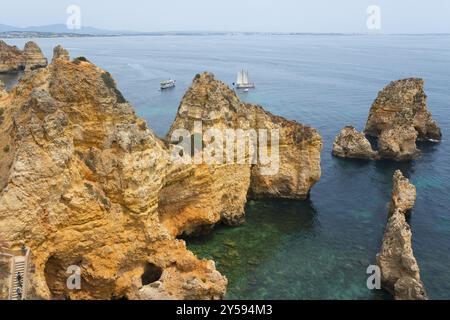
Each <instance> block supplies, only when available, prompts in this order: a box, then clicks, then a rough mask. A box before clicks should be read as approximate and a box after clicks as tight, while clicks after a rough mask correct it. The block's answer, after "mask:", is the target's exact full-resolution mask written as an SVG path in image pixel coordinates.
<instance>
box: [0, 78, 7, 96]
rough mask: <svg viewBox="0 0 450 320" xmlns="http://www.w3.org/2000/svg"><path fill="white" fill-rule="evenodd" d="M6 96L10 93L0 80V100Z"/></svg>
mask: <svg viewBox="0 0 450 320" xmlns="http://www.w3.org/2000/svg"><path fill="white" fill-rule="evenodd" d="M6 94H8V92H7V91H6V87H5V84H4V83H3V82H2V81H1V80H0V99H1V98H2V97H3V96H6Z"/></svg>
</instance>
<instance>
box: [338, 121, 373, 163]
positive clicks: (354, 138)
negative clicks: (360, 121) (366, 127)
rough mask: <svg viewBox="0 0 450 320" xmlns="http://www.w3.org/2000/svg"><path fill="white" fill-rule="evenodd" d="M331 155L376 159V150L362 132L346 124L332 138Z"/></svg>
mask: <svg viewBox="0 0 450 320" xmlns="http://www.w3.org/2000/svg"><path fill="white" fill-rule="evenodd" d="M333 155H335V156H337V157H341V158H353V159H371V160H375V159H378V158H379V156H378V152H376V151H374V150H373V149H372V145H371V144H370V142H369V140H367V138H366V136H365V135H364V133H361V132H358V131H357V130H356V129H355V128H354V127H352V126H347V127H345V128H344V129H342V131H341V132H340V133H339V135H338V136H337V137H336V139H335V140H334V144H333Z"/></svg>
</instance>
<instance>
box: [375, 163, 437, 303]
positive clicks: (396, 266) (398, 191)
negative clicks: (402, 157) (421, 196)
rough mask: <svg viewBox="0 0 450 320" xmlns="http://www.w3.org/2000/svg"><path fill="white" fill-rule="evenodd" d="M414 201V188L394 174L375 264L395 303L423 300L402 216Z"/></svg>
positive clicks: (414, 260)
mask: <svg viewBox="0 0 450 320" xmlns="http://www.w3.org/2000/svg"><path fill="white" fill-rule="evenodd" d="M415 200H416V188H415V187H414V185H412V184H411V183H409V181H408V179H406V178H405V177H404V176H403V175H402V173H401V172H400V171H397V172H395V174H394V188H393V192H392V200H391V204H390V208H389V220H388V222H387V226H386V231H385V234H384V238H383V244H382V247H381V252H380V253H379V254H378V255H377V263H378V266H379V267H380V269H381V283H382V286H383V288H384V289H385V290H387V291H388V292H390V293H391V294H392V295H393V296H394V298H395V299H396V300H426V299H428V298H427V295H426V292H425V288H424V286H423V283H422V282H421V280H420V269H419V266H418V264H417V261H416V258H415V257H414V254H413V250H412V240H411V238H412V232H411V227H410V226H409V224H408V222H407V221H406V215H407V214H408V212H409V211H410V210H411V209H412V208H413V206H414V203H415Z"/></svg>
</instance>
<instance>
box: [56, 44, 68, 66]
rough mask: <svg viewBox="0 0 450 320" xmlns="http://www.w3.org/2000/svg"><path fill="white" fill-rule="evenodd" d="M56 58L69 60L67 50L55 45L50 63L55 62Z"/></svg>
mask: <svg viewBox="0 0 450 320" xmlns="http://www.w3.org/2000/svg"><path fill="white" fill-rule="evenodd" d="M57 59H62V60H65V61H69V60H70V55H69V51H67V50H66V49H64V48H63V47H62V46H59V45H58V46H56V47H55V48H54V49H53V59H52V63H53V62H55V61H56V60H57Z"/></svg>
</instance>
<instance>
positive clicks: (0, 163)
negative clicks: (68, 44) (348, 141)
mask: <svg viewBox="0 0 450 320" xmlns="http://www.w3.org/2000/svg"><path fill="white" fill-rule="evenodd" d="M54 52H55V57H54V58H53V60H52V63H51V64H50V65H49V66H48V67H46V68H40V69H37V70H35V71H34V72H28V73H25V75H24V76H23V77H22V78H21V79H20V80H19V83H18V84H17V85H16V87H15V88H14V89H13V90H12V91H11V92H10V93H9V94H8V95H7V96H6V98H4V99H0V110H4V111H3V112H2V117H3V118H2V121H1V123H0V150H2V151H1V152H3V155H2V157H1V158H0V189H1V193H0V234H1V235H2V237H3V238H4V241H5V242H6V243H8V244H9V245H10V246H11V248H12V249H20V248H21V246H22V245H25V246H27V247H28V248H29V249H30V250H31V253H32V263H33V265H34V268H33V270H34V271H33V272H32V274H30V280H31V286H30V288H31V290H30V292H29V295H28V296H29V297H32V298H37V299H75V300H76V299H119V298H126V299H188V300H193V299H222V298H224V296H225V293H226V288H227V279H226V278H225V277H224V276H223V275H221V274H220V273H219V272H218V271H217V270H216V267H215V264H214V262H213V261H208V260H199V259H198V258H197V257H195V256H194V254H193V253H191V252H190V251H189V250H188V249H187V248H186V243H185V242H184V241H183V240H179V239H177V236H178V235H180V234H183V233H186V234H190V233H196V232H203V231H207V230H209V229H210V228H211V227H213V226H214V225H215V224H217V223H219V222H220V221H224V222H226V223H229V224H238V223H241V222H242V221H243V216H244V205H245V203H246V201H247V195H248V194H249V193H250V191H251V193H252V194H253V196H255V197H263V196H268V197H282V198H295V199H304V198H306V197H307V196H308V193H309V191H310V188H311V187H312V186H313V185H314V183H315V182H317V181H318V179H319V178H320V151H321V148H322V140H321V137H320V135H319V134H318V133H317V132H316V130H314V129H312V128H309V127H306V126H303V125H301V124H298V123H296V122H294V121H288V120H285V119H283V118H281V117H277V116H274V115H272V114H270V113H267V112H266V111H264V110H263V109H262V108H261V107H258V106H253V105H247V104H244V103H242V102H240V101H239V99H238V98H237V96H236V95H235V94H234V92H233V91H232V90H231V89H229V88H228V87H227V86H226V85H224V84H223V83H222V82H220V81H218V80H216V79H215V78H214V77H213V76H212V75H211V74H208V73H204V74H202V75H198V76H197V77H196V78H195V79H194V82H193V84H192V87H191V88H190V89H189V90H188V92H187V93H186V95H185V97H184V98H183V101H182V102H181V104H180V108H179V111H178V114H177V117H176V120H175V122H174V124H173V126H172V129H171V133H174V132H175V131H176V130H177V129H182V128H184V129H189V130H190V129H191V125H193V124H192V123H191V122H190V121H189V120H191V119H196V120H201V121H202V123H203V125H204V127H205V128H214V129H218V130H220V129H227V128H230V129H232V128H243V129H245V128H252V127H253V126H254V127H255V128H257V129H258V128H267V129H271V128H276V129H279V130H280V139H279V140H280V143H279V144H280V146H279V149H280V150H279V152H280V159H281V160H280V161H281V163H279V171H276V172H275V173H274V174H273V176H268V177H266V176H265V175H263V170H264V169H265V168H266V166H265V165H259V164H258V165H253V164H248V163H243V164H234V163H231V164H221V165H219V164H217V165H216V164H208V163H176V162H173V159H172V157H173V150H176V148H177V147H178V145H175V144H169V143H167V141H162V140H160V139H158V138H157V137H156V136H155V134H154V133H153V132H152V131H151V130H150V129H149V128H148V127H147V124H146V123H145V121H144V120H142V119H140V118H139V117H137V116H136V114H135V112H134V110H133V107H132V106H131V105H130V104H129V103H128V102H127V101H126V99H125V98H124V97H123V95H122V94H121V92H120V91H119V89H118V88H117V86H116V83H115V81H114V79H113V78H112V76H111V75H110V74H109V73H108V72H106V71H104V70H102V69H101V68H99V67H97V66H95V65H94V64H92V63H90V62H88V61H85V60H84V59H75V60H73V61H71V60H70V59H69V57H68V53H67V51H66V50H64V49H63V48H62V47H58V48H56V49H55V51H54ZM194 132H195V131H194ZM169 136H170V135H169ZM193 136H194V138H195V137H196V136H195V134H194V135H193ZM189 138H191V136H189ZM204 141H207V139H205V140H204ZM268 148H269V151H271V150H270V149H272V148H274V144H273V145H272V144H269V146H268ZM247 155H249V153H245V156H247ZM259 183H261V184H259ZM69 266H77V267H79V268H80V270H81V278H82V279H81V282H82V287H81V290H69V289H68V288H67V286H66V281H67V268H68V267H69Z"/></svg>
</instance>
